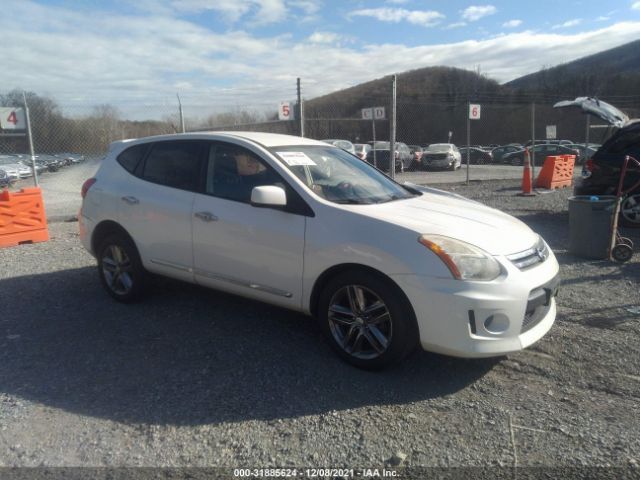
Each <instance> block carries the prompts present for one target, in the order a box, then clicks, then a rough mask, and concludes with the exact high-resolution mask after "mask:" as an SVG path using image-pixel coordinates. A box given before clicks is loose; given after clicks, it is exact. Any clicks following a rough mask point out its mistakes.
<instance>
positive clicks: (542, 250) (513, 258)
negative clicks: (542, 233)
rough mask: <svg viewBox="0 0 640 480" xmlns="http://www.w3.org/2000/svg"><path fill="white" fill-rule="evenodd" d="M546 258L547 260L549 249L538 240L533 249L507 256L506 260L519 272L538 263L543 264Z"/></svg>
mask: <svg viewBox="0 0 640 480" xmlns="http://www.w3.org/2000/svg"><path fill="white" fill-rule="evenodd" d="M547 258H549V248H548V247H547V245H546V244H545V243H544V241H542V239H540V240H538V242H537V243H536V244H535V245H534V246H533V247H531V248H529V249H527V250H525V251H523V252H518V253H514V254H512V255H507V259H508V260H509V261H510V262H511V263H513V264H514V265H515V266H516V267H517V268H519V269H520V270H526V269H527V268H530V267H533V266H534V265H537V264H538V263H542V262H544V261H545V260H546V259H547Z"/></svg>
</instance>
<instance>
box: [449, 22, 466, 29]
mask: <svg viewBox="0 0 640 480" xmlns="http://www.w3.org/2000/svg"><path fill="white" fill-rule="evenodd" d="M466 26H467V22H456V23H451V24H449V25H447V26H446V27H444V28H445V30H451V29H453V28H462V27H466Z"/></svg>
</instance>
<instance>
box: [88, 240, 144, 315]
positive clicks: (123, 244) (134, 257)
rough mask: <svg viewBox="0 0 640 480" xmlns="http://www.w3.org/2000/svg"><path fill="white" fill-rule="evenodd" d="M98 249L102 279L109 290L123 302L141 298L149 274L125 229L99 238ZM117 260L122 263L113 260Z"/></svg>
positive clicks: (99, 270)
mask: <svg viewBox="0 0 640 480" xmlns="http://www.w3.org/2000/svg"><path fill="white" fill-rule="evenodd" d="M117 251H120V252H121V255H120V256H121V260H122V261H121V262H120V261H119V260H118V259H117V258H116V254H115V252H117ZM96 253H97V257H98V275H99V277H100V283H101V284H102V286H103V287H104V289H105V290H106V291H107V293H108V294H109V295H111V296H112V297H113V298H114V299H116V300H117V301H119V302H122V303H133V302H136V301H138V300H140V299H141V298H142V297H143V295H144V293H145V291H146V286H147V283H148V277H149V274H148V273H147V271H146V270H145V269H144V267H143V266H142V261H141V260H140V255H139V253H138V249H137V248H136V246H135V244H134V243H133V241H132V240H131V239H130V238H129V237H128V236H127V235H125V234H123V233H115V234H111V235H109V236H107V237H106V238H105V239H104V240H102V241H101V242H100V244H99V247H98V249H97V252H96ZM114 261H115V263H119V265H114V264H112V263H113V262H114ZM125 279H128V280H125Z"/></svg>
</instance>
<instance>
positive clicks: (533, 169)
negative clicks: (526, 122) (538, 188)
mask: <svg viewBox="0 0 640 480" xmlns="http://www.w3.org/2000/svg"><path fill="white" fill-rule="evenodd" d="M531 142H532V143H531V177H532V178H533V179H534V181H535V179H536V102H533V103H532V104H531Z"/></svg>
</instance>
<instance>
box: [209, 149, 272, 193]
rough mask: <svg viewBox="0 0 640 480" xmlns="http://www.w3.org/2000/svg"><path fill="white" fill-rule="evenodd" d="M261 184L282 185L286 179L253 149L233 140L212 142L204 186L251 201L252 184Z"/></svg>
mask: <svg viewBox="0 0 640 480" xmlns="http://www.w3.org/2000/svg"><path fill="white" fill-rule="evenodd" d="M262 185H279V186H283V183H282V182H281V180H280V178H279V176H278V175H277V174H276V173H275V172H274V171H273V170H272V169H271V168H269V167H268V166H267V165H265V163H264V162H263V161H262V160H261V159H260V158H259V157H258V156H257V155H256V154H254V153H253V152H251V151H249V150H247V149H245V148H242V147H239V146H237V145H232V144H213V145H211V147H210V149H209V162H208V166H207V181H206V187H205V188H206V190H205V191H206V193H207V194H209V195H213V196H216V197H220V198H225V199H227V200H234V201H236V202H243V203H250V202H251V191H252V190H253V188H254V187H258V186H262Z"/></svg>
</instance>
